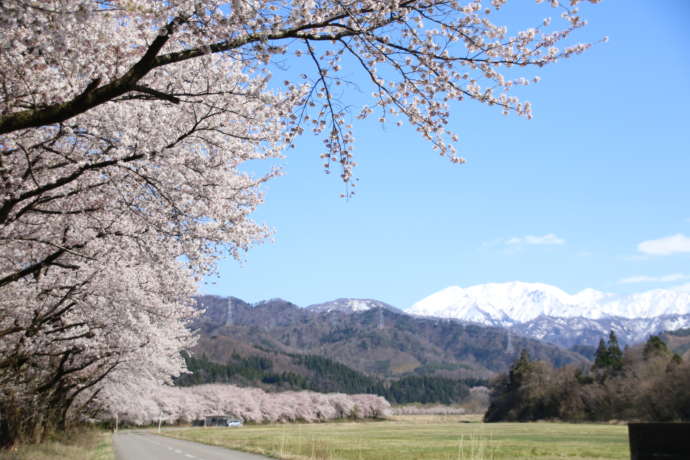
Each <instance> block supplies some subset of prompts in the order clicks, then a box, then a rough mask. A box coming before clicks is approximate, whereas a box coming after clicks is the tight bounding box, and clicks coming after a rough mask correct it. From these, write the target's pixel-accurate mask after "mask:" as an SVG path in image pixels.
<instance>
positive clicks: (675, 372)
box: [485, 332, 690, 422]
mask: <svg viewBox="0 0 690 460" xmlns="http://www.w3.org/2000/svg"><path fill="white" fill-rule="evenodd" d="M688 382H690V363H689V362H688V361H687V360H683V359H682V358H681V357H680V355H678V354H677V353H674V352H673V351H672V350H670V349H669V347H668V346H667V344H666V343H665V342H664V341H663V340H662V338H661V337H659V336H652V337H650V338H649V340H648V341H647V343H645V344H642V345H638V346H635V347H630V348H627V349H625V350H621V348H620V346H619V344H618V339H617V338H616V335H615V334H614V333H613V332H611V333H610V335H609V337H608V340H606V341H605V340H604V339H603V338H602V340H601V341H600V343H599V347H598V348H597V350H596V354H595V360H594V364H593V365H592V366H591V368H589V369H588V370H583V369H582V368H578V367H575V366H567V367H565V368H562V369H554V368H553V367H552V366H551V365H550V364H548V363H546V362H544V361H538V360H532V359H531V358H530V356H529V353H527V352H526V351H523V353H522V354H521V355H520V358H519V359H518V360H517V361H516V362H515V363H514V364H513V366H512V367H511V369H510V371H509V372H508V373H506V374H502V375H501V376H499V377H498V378H496V379H495V380H494V381H493V383H492V393H491V405H490V407H489V410H488V411H487V413H486V415H485V420H486V421H489V422H497V421H532V420H549V419H560V420H567V421H606V420H611V419H618V420H641V421H679V420H690V392H689V391H688Z"/></svg>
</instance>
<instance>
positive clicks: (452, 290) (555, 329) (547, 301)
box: [405, 282, 690, 348]
mask: <svg viewBox="0 0 690 460" xmlns="http://www.w3.org/2000/svg"><path fill="white" fill-rule="evenodd" d="M405 311H406V312H407V313H410V314H414V315H419V316H428V317H438V318H450V319H455V320H459V321H463V322H469V323H475V324H482V325H487V326H496V327H503V328H507V329H509V330H511V331H513V332H514V333H515V334H519V335H524V336H527V337H532V338H536V339H539V340H544V341H547V342H550V343H554V344H557V345H560V346H563V347H566V348H571V347H573V346H577V345H587V346H594V345H596V344H597V342H598V341H599V339H600V338H601V337H602V336H603V335H606V334H607V333H608V331H610V330H614V331H615V332H616V334H617V335H618V338H619V340H620V342H621V343H623V344H632V343H639V342H643V341H644V340H646V339H647V338H648V337H649V336H650V335H652V334H657V333H659V332H661V331H665V330H675V329H680V328H684V327H688V326H690V293H687V292H678V291H673V290H663V289H656V290H652V291H648V292H643V293H639V294H630V295H616V294H610V293H605V292H601V291H596V290H594V289H585V290H583V291H580V292H578V293H577V294H574V295H571V294H568V293H566V292H564V291H563V290H561V289H559V288H557V287H555V286H550V285H547V284H541V283H524V282H511V283H488V284H480V285H476V286H470V287H467V288H461V287H458V286H452V287H449V288H446V289H443V290H441V291H439V292H436V293H434V294H432V295H430V296H428V297H426V298H424V299H422V300H420V301H419V302H417V303H415V304H414V305H412V306H411V307H410V308H408V309H407V310H405Z"/></svg>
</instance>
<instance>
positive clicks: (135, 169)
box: [0, 0, 596, 444]
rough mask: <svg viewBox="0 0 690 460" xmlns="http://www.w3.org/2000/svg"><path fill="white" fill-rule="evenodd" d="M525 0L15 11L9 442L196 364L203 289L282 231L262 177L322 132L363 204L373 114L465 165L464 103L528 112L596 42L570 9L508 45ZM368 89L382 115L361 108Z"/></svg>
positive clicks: (0, 359) (0, 432)
mask: <svg viewBox="0 0 690 460" xmlns="http://www.w3.org/2000/svg"><path fill="white" fill-rule="evenodd" d="M505 3H506V0H492V1H490V2H488V1H487V2H483V3H482V2H481V1H479V0H465V1H456V0H424V1H420V0H376V1H374V0H359V1H352V0H324V1H319V2H316V1H314V0H290V1H288V0H233V1H231V2H228V1H222V0H203V1H190V0H166V1H162V0H103V1H94V0H69V1H67V0H47V1H39V0H6V1H3V2H1V3H0V29H2V30H3V34H2V36H0V49H2V52H1V53H0V244H1V248H2V249H1V250H0V395H1V396H2V403H0V444H8V443H11V442H13V440H14V439H16V438H17V437H18V436H20V435H22V433H24V434H27V433H28V434H29V437H32V438H33V439H39V438H40V433H41V432H42V431H43V430H45V429H47V427H48V426H49V425H50V424H58V425H61V424H64V423H66V422H67V421H68V420H69V418H70V414H73V415H72V416H73V417H78V416H79V414H80V413H82V409H81V408H84V409H83V410H86V408H88V407H91V406H92V405H93V404H94V402H95V401H105V400H107V398H105V396H107V395H105V394H103V392H107V391H106V390H107V389H109V388H110V389H114V388H117V387H118V385H124V384H126V383H127V382H128V381H132V379H136V378H137V376H138V375H137V374H138V373H140V372H141V371H142V369H146V370H147V372H148V373H149V374H150V375H147V376H146V377H147V378H145V379H143V380H141V381H139V380H137V381H138V382H140V383H141V382H148V384H152V385H153V384H160V383H162V382H164V381H165V380H166V379H167V378H169V376H170V375H175V374H177V373H179V372H180V371H182V370H183V366H182V363H181V362H180V359H179V356H177V355H176V353H175V352H173V351H176V350H179V349H181V348H184V347H188V346H190V345H191V344H192V343H193V337H192V336H191V334H190V333H189V332H188V331H186V330H185V329H184V321H185V319H186V318H189V316H190V315H191V312H192V309H190V306H189V301H188V299H189V297H190V295H191V293H192V292H193V290H194V284H193V283H194V281H197V280H199V279H200V278H201V277H202V276H204V275H205V274H208V273H209V272H212V271H213V270H214V269H215V262H216V261H217V260H218V258H219V257H224V256H226V255H230V256H233V257H241V254H242V253H243V251H245V250H247V249H248V248H249V247H250V246H251V245H252V244H253V243H254V242H256V241H259V240H261V239H262V238H264V237H265V236H266V235H267V230H266V228H264V227H262V226H260V225H257V224H256V223H254V222H252V221H251V219H250V218H249V216H250V214H251V212H252V211H253V210H254V209H255V207H256V206H257V205H258V204H259V203H260V202H261V193H260V190H259V187H260V185H261V184H262V183H263V182H265V181H266V180H269V179H270V178H272V177H274V176H275V175H276V174H278V173H279V172H277V171H271V172H269V173H267V174H265V175H263V176H259V177H253V176H250V175H248V174H246V173H243V172H241V170H240V169H239V168H240V167H241V166H242V164H243V163H245V162H247V161H250V160H263V159H269V158H276V157H279V156H280V155H281V154H282V152H284V150H285V148H286V147H288V146H292V145H294V142H295V139H296V137H297V136H298V135H300V134H302V133H303V132H304V131H305V130H310V131H312V132H313V133H315V134H317V135H320V136H321V137H322V138H323V141H324V150H323V153H322V154H321V159H322V161H323V164H324V167H325V169H326V171H327V172H330V171H331V169H332V168H333V167H337V168H338V172H339V174H340V177H341V179H342V180H343V181H344V182H345V184H347V187H346V190H347V191H346V194H351V193H353V187H354V185H355V184H354V183H353V180H352V177H353V176H352V175H353V168H354V166H355V165H356V163H355V161H354V157H353V152H354V150H353V142H354V135H353V132H352V123H353V120H354V119H357V118H360V119H366V118H370V117H373V118H375V119H377V120H378V121H380V122H382V123H387V122H388V121H389V120H391V121H392V120H394V121H395V122H396V124H400V125H402V124H405V123H406V124H408V125H409V126H411V127H412V128H414V129H415V130H417V131H418V132H419V133H420V135H421V136H423V137H424V138H425V139H427V140H429V142H430V144H431V147H432V148H433V149H434V150H436V151H437V152H438V153H439V154H441V155H445V156H448V157H449V158H450V159H451V161H453V162H456V163H462V162H463V161H464V160H463V159H462V157H460V156H459V155H458V154H457V151H456V147H455V143H456V142H457V140H458V137H457V136H458V134H457V133H455V132H453V131H452V130H451V129H450V128H449V117H450V111H451V108H452V104H454V103H455V102H458V101H466V100H474V101H478V102H480V103H484V104H487V105H491V106H496V107H498V108H499V109H500V110H502V111H503V112H505V113H509V112H515V113H517V114H519V115H521V116H525V117H530V116H531V106H530V104H529V103H528V102H522V101H520V100H519V99H518V98H517V97H516V96H515V95H513V94H512V92H511V91H512V90H513V89H514V88H515V87H517V86H525V85H529V84H531V83H533V82H535V81H537V80H538V77H537V76H535V75H532V74H530V73H529V72H531V71H530V70H529V69H530V68H539V67H542V66H544V65H547V64H551V63H554V62H556V61H557V60H558V59H561V58H567V57H569V56H571V55H574V54H578V53H581V52H583V51H584V50H586V49H587V48H588V47H589V46H590V45H589V44H582V43H571V42H570V40H571V36H572V34H573V32H574V31H575V30H576V29H578V28H581V27H582V26H584V25H585V21H584V20H583V19H582V18H581V16H580V13H579V12H578V9H577V8H578V3H580V2H579V1H578V0H570V1H569V2H568V4H567V5H560V4H559V2H558V1H557V0H551V1H550V2H548V3H549V4H548V5H542V6H539V5H537V6H536V8H542V10H541V11H543V14H538V15H537V13H539V11H540V10H539V9H537V10H536V11H535V15H536V16H535V21H534V24H530V25H528V26H527V27H526V28H525V29H524V30H519V31H516V32H513V33H509V30H508V28H507V27H506V26H505V25H501V24H497V23H494V22H493V21H492V18H493V17H494V16H495V15H496V14H497V13H498V12H500V10H502V9H503V8H504V5H505ZM537 3H541V2H540V1H537ZM590 3H596V0H590ZM553 12H555V13H556V16H557V18H556V20H555V21H554V24H552V21H551V19H549V18H548V17H547V18H546V19H542V18H544V17H545V16H548V15H551V14H553ZM556 22H560V24H561V25H560V26H558V25H556V24H555V23H556ZM561 44H563V45H561ZM557 45H558V46H560V47H557ZM290 66H291V67H290ZM286 67H290V68H289V69H286ZM345 68H347V72H345V70H344V69H345ZM357 72H358V73H359V75H360V77H357V78H358V79H357V80H356V81H349V80H348V79H350V78H353V77H351V75H352V74H353V73H355V74H356V73H357ZM276 73H280V74H281V75H287V77H286V78H284V79H283V78H281V79H277V77H274V75H275V74H276ZM282 80H284V81H282ZM365 85H368V86H369V89H370V91H371V97H370V98H369V101H370V102H369V103H368V104H367V105H362V106H359V107H352V106H351V105H349V104H346V103H345V102H344V101H345V100H346V98H347V95H348V94H351V93H352V91H355V90H356V88H355V87H360V88H361V87H364V86H365ZM132 363H138V364H139V365H138V366H136V365H133V364H132ZM141 385H144V383H141ZM112 391H115V390H112ZM101 397H102V398H101ZM99 398H100V399H99ZM328 407H330V409H328V411H332V410H336V409H333V408H334V407H335V406H332V405H329V406H328ZM349 408H350V406H349V405H348V404H345V403H344V405H342V407H341V408H340V409H337V411H340V412H341V413H342V412H344V411H347V410H349ZM269 412H271V411H269ZM271 413H272V412H271ZM329 413H330V412H329ZM10 426H11V427H14V428H12V429H10ZM32 433H33V434H32Z"/></svg>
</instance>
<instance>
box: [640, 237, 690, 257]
mask: <svg viewBox="0 0 690 460" xmlns="http://www.w3.org/2000/svg"><path fill="white" fill-rule="evenodd" d="M637 250H638V251H640V252H642V253H644V254H651V255H655V256H667V255H670V254H676V253H679V252H690V237H687V236H685V235H683V234H682V233H677V234H675V235H671V236H666V237H663V238H659V239H656V240H648V241H643V242H641V243H640V244H638V245H637Z"/></svg>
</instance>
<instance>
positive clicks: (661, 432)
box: [628, 423, 690, 460]
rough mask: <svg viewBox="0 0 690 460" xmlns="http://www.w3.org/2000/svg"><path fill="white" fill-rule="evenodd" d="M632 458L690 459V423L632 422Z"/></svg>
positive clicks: (659, 459) (629, 426)
mask: <svg viewBox="0 0 690 460" xmlns="http://www.w3.org/2000/svg"><path fill="white" fill-rule="evenodd" d="M628 435H629V437H630V458H631V460H688V459H690V423H630V424H629V425H628Z"/></svg>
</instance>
